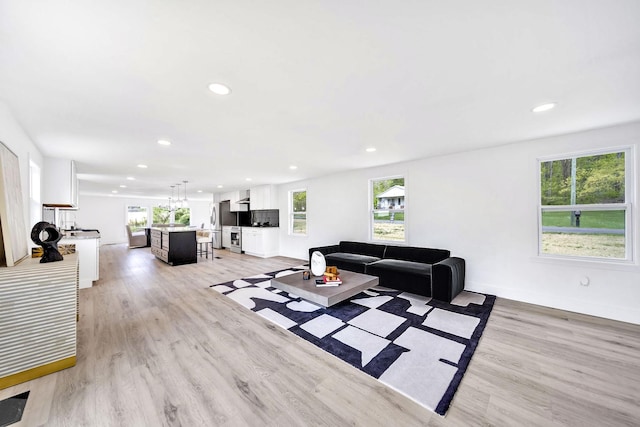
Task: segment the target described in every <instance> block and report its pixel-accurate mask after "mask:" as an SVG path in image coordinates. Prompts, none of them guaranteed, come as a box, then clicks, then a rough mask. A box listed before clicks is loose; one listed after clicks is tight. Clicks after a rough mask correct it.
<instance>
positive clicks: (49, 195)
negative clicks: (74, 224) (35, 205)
mask: <svg viewBox="0 0 640 427" xmlns="http://www.w3.org/2000/svg"><path fill="white" fill-rule="evenodd" d="M42 204H43V205H47V206H51V207H59V208H76V207H78V177H77V173H76V162H74V161H73V160H65V159H54V158H50V157H45V159H44V170H43V179H42Z"/></svg>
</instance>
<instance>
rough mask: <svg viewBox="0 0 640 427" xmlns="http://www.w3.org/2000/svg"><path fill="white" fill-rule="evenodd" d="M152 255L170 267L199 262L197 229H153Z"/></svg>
mask: <svg viewBox="0 0 640 427" xmlns="http://www.w3.org/2000/svg"><path fill="white" fill-rule="evenodd" d="M151 253H152V254H153V255H155V256H156V258H158V259H160V260H162V261H164V262H166V263H167V264H169V265H182V264H193V263H195V262H198V257H197V254H196V229H195V228H192V227H152V228H151Z"/></svg>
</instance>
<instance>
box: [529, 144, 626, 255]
mask: <svg viewBox="0 0 640 427" xmlns="http://www.w3.org/2000/svg"><path fill="white" fill-rule="evenodd" d="M631 164H632V162H631V151H630V150H618V151H614V152H611V151H610V152H597V153H588V154H581V155H576V156H571V157H564V158H556V159H549V160H543V161H540V199H539V200H540V206H539V218H540V219H539V236H540V238H539V253H540V254H541V255H547V256H557V257H570V258H588V259H600V260H610V261H620V260H627V261H629V260H631V259H632V236H631V232H630V231H631V229H632V228H631V221H632V217H631V200H630V199H631V197H632V196H631V195H632V194H633V189H632V186H633V183H632V180H631V176H632V173H631V169H632V166H631Z"/></svg>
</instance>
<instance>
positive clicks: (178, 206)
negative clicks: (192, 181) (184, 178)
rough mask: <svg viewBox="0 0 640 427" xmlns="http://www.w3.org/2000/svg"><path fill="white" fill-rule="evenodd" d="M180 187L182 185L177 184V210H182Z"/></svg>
mask: <svg viewBox="0 0 640 427" xmlns="http://www.w3.org/2000/svg"><path fill="white" fill-rule="evenodd" d="M180 185H181V184H176V187H178V199H177V200H176V209H180V208H182V199H181V198H180Z"/></svg>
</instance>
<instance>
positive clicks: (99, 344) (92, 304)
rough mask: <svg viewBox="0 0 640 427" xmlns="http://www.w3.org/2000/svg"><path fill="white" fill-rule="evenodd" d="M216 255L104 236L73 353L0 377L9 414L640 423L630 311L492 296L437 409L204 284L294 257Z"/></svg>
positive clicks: (129, 420) (83, 295)
mask: <svg viewBox="0 0 640 427" xmlns="http://www.w3.org/2000/svg"><path fill="white" fill-rule="evenodd" d="M216 255H220V256H221V259H216V260H213V261H212V260H206V259H204V258H202V259H200V261H199V262H198V263H197V264H191V265H185V266H179V267H170V266H167V265H166V264H164V263H162V262H160V261H158V260H156V259H155V258H154V257H153V256H152V255H151V254H150V252H149V249H148V248H145V249H127V248H126V246H124V245H111V246H103V247H102V248H101V253H100V256H101V259H100V261H101V268H100V270H101V272H100V275H101V276H100V277H101V279H100V280H99V281H98V282H96V284H95V285H94V287H93V288H90V289H83V290H81V291H80V322H79V324H78V328H79V334H78V364H77V365H76V366H75V367H73V368H71V369H67V370H65V371H61V372H58V373H54V374H51V375H48V376H46V377H43V378H39V379H37V380H34V381H30V382H27V383H24V384H20V385H17V386H14V387H11V388H8V389H5V390H0V399H3V398H6V397H9V396H13V395H15V394H18V393H21V392H23V391H26V390H31V395H30V396H29V400H28V404H27V407H26V410H25V415H24V417H23V420H22V421H21V422H20V423H18V424H15V425H14V426H39V425H45V426H161V425H167V426H214V425H224V426H263V425H265V426H307V425H327V426H344V425H358V426H378V425H381V426H391V425H394V426H414V425H416V426H417V425H429V426H475V425H505V426H521V425H540V426H554V425H576V426H616V425H629V426H632V425H636V426H637V425H639V424H640V408H639V406H638V399H640V397H639V396H640V326H638V325H630V324H625V323H620V322H615V321H610V320H603V319H599V318H594V317H590V316H585V315H579V314H574V313H569V312H564V311H560V310H552V309H548V308H543V307H538V306H534V305H530V304H524V303H517V302H513V301H509V300H504V299H498V300H497V302H496V305H495V308H494V310H493V313H492V314H491V318H490V319H489V323H488V325H487V328H486V329H485V332H484V335H483V337H482V340H481V341H480V345H479V346H478V349H477V351H476V353H475V355H474V356H473V359H472V361H471V364H470V366H469V369H468V370H467V373H466V375H465V376H464V379H463V380H462V384H461V385H460V388H459V389H458V392H457V393H456V396H455V398H454V400H453V403H452V405H451V408H450V409H449V412H448V414H447V415H446V417H444V418H443V417H440V416H439V415H436V414H434V413H432V412H430V411H428V410H426V409H424V408H422V407H421V406H419V405H417V404H415V403H414V402H412V401H410V400H409V399H407V398H405V397H404V396H402V395H400V394H398V393H396V392H395V391H393V390H391V389H389V388H387V387H385V386H384V385H382V384H380V383H379V382H378V381H376V380H375V379H373V378H371V377H369V376H367V375H366V374H364V373H361V372H360V371H358V370H356V369H355V368H352V367H351V366H349V365H347V364H346V363H344V362H342V361H340V360H338V359H336V358H334V357H333V356H330V355H328V354H327V353H325V352H324V351H322V350H320V349H318V348H316V347H315V346H313V345H312V344H310V343H308V342H306V341H304V340H302V339H301V338H298V337H297V336H295V335H293V334H291V333H289V332H287V331H285V330H282V329H281V328H279V327H276V326H274V325H272V324H271V323H269V322H267V321H266V320H263V319H262V318H260V317H259V316H257V315H256V314H255V313H253V312H251V311H249V310H246V309H245V308H243V307H240V306H238V305H237V304H236V303H234V302H233V301H231V300H229V299H228V298H226V297H224V296H221V295H219V294H218V293H217V292H215V291H213V290H212V289H210V288H209V285H211V284H215V283H220V282H224V281H228V280H233V279H237V278H241V277H245V276H248V275H252V274H257V273H264V272H267V271H273V270H278V269H281V268H286V267H290V266H294V265H299V264H300V263H301V261H300V260H295V259H291V258H283V257H276V258H270V259H259V258H255V257H250V256H246V255H238V254H232V253H230V252H228V251H220V250H216Z"/></svg>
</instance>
